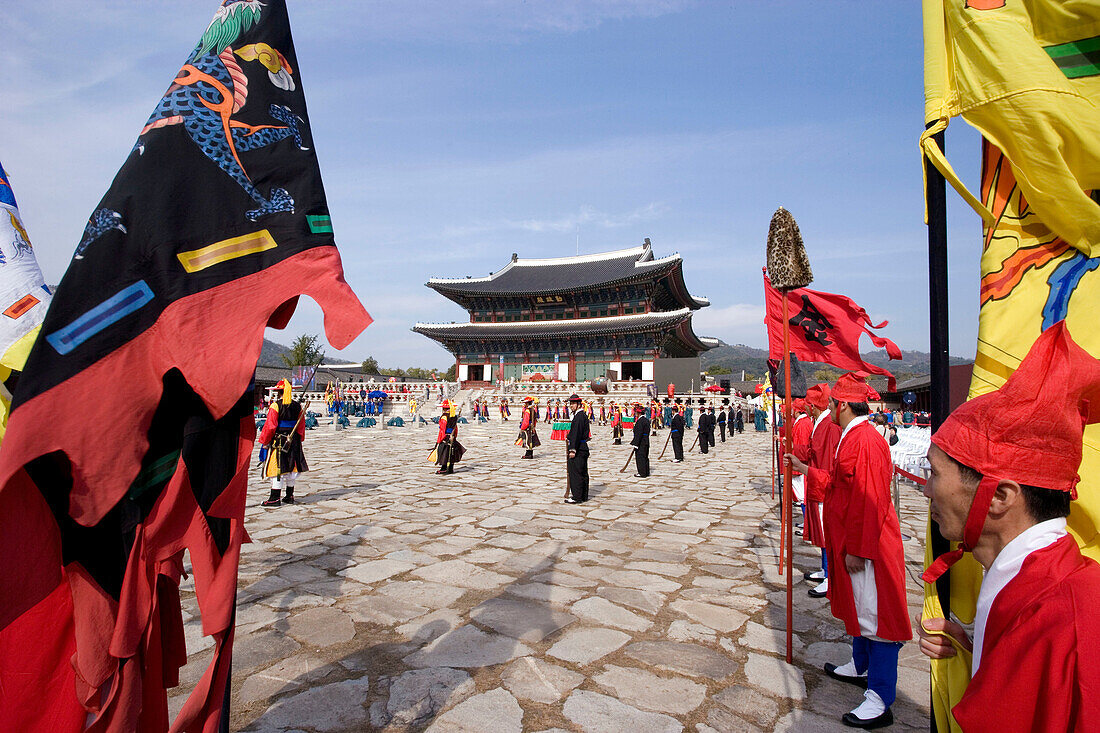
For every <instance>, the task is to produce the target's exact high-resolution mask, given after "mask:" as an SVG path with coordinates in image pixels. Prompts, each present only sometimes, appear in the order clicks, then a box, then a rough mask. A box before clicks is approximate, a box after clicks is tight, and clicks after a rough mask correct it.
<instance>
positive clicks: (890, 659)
mask: <svg viewBox="0 0 1100 733" xmlns="http://www.w3.org/2000/svg"><path fill="white" fill-rule="evenodd" d="M867 644H868V645H869V651H870V658H871V659H870V664H869V665H868V667H867V689H869V690H874V691H875V692H876V693H878V696H879V697H881V698H882V702H883V703H885V705H886V707H890V706H891V705H893V704H894V698H896V697H897V694H898V653H899V652H900V651H901V643H900V642H896V641H874V640H871V639H868V640H867Z"/></svg>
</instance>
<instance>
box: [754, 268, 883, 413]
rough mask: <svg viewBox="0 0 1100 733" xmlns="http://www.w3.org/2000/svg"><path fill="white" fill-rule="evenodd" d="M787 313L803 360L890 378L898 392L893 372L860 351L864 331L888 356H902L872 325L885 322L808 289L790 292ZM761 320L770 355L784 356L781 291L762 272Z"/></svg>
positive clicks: (844, 301) (796, 349)
mask: <svg viewBox="0 0 1100 733" xmlns="http://www.w3.org/2000/svg"><path fill="white" fill-rule="evenodd" d="M786 297H787V301H788V313H789V314H790V318H789V323H790V325H791V329H790V338H791V351H793V352H794V354H795V356H797V357H798V358H799V359H800V360H802V361H817V362H824V363H826V364H829V365H831V366H835V367H837V368H839V369H848V370H851V371H864V372H867V373H869V374H878V375H880V376H884V377H886V378H887V379H888V380H889V385H890V386H889V390H890V391H891V392H895V391H897V384H896V382H895V380H894V375H893V374H891V373H890V372H889V371H887V370H886V369H884V368H882V367H880V366H876V365H874V364H868V363H867V362H865V361H864V360H863V357H862V356H860V353H859V339H860V337H861V336H862V335H863V334H867V335H868V336H869V337H870V338H871V343H873V344H874V345H875V346H878V347H879V348H884V349H886V353H887V354H888V355H889V356H890V358H891V359H900V358H901V349H899V348H898V347H897V344H895V343H894V342H893V341H891V340H890V339H888V338H884V337H882V336H879V335H878V334H876V333H875V332H874V330H873V329H879V328H882V327H884V326H886V324H887V321H883V322H882V323H879V324H877V325H876V324H874V323H872V322H871V318H870V317H869V316H868V315H867V311H865V310H863V308H861V307H860V306H859V305H858V304H857V303H856V302H855V301H854V300H852V299H851V298H849V297H848V296H846V295H838V294H836V293H822V292H820V291H817V290H810V289H809V288H794V289H792V290H788V291H787V294H786ZM764 306H765V311H766V313H765V316H764V324H765V325H766V326H767V327H768V356H769V358H772V359H782V358H783V294H782V293H780V292H779V291H778V290H776V289H775V288H774V287H772V283H771V280H769V279H768V276H767V275H764Z"/></svg>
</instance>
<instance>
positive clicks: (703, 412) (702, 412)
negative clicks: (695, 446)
mask: <svg viewBox="0 0 1100 733" xmlns="http://www.w3.org/2000/svg"><path fill="white" fill-rule="evenodd" d="M709 429H710V416H709V415H707V408H705V407H703V400H699V426H698V427H697V428H696V430H697V431H698V433H699V452H700V453H709V452H710V436H709V435H708V434H707V431H708V430H709Z"/></svg>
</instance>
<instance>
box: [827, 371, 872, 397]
mask: <svg viewBox="0 0 1100 733" xmlns="http://www.w3.org/2000/svg"><path fill="white" fill-rule="evenodd" d="M872 394H874V395H875V396H876V397H877V396H878V392H875V391H874V390H873V389H871V387H870V386H869V385H868V384H867V382H866V381H864V379H863V374H862V373H861V372H848V373H847V374H842V375H840V379H838V380H836V384H835V385H833V392H832V395H831V397H832V398H833V399H834V400H836V401H837V402H866V401H867V400H869V399H874V398H873V397H871V395H872Z"/></svg>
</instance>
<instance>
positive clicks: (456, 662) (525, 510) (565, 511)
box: [171, 420, 928, 733]
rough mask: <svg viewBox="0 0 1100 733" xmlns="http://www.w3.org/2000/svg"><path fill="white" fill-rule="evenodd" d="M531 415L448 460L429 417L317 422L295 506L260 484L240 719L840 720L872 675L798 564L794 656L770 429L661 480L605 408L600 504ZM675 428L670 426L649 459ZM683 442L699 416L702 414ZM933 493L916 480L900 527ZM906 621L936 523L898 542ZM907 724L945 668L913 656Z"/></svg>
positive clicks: (812, 556) (725, 723) (242, 622)
mask: <svg viewBox="0 0 1100 733" xmlns="http://www.w3.org/2000/svg"><path fill="white" fill-rule="evenodd" d="M517 426H518V422H517V421H510V422H508V423H504V424H501V423H500V422H499V421H497V420H493V421H492V422H490V423H488V424H487V425H481V426H477V425H468V426H467V425H462V426H461V427H460V440H461V441H462V442H463V444H464V445H465V446H466V447H467V449H468V453H467V457H466V460H464V461H463V462H462V463H460V464H459V468H458V470H457V471H456V473H455V474H454V475H452V476H436V475H435V474H434V468H435V466H434V465H432V464H429V463H428V462H427V455H428V452H429V450H430V449H431V447H432V444H433V441H434V437H435V434H436V427H435V426H434V425H431V424H429V425H428V426H425V427H421V428H419V429H418V428H415V427H411V426H410V427H406V428H387V429H385V430H380V429H377V428H369V429H356V428H352V429H349V430H345V431H342V432H337V433H333V432H330V431H329V430H328V429H326V428H321V429H318V430H313V431H311V432H309V434H308V437H307V443H306V450H307V456H308V458H309V463H310V466H311V467H312V469H313V470H312V471H310V472H309V473H308V474H305V475H304V476H303V477H302V478H301V479H300V480H299V488H298V498H299V503H298V504H297V505H295V506H283V507H280V508H277V509H264V508H263V507H260V506H259V502H260V501H261V500H262V499H263V498H265V496H266V493H267V491H266V486H265V485H264V483H262V482H261V481H260V480H259V479H258V478H256V479H253V485H252V487H251V488H250V494H251V501H250V506H249V507H248V511H247V522H248V524H247V526H248V530H249V532H250V534H251V536H252V540H253V542H252V544H251V545H247V546H246V547H245V551H244V554H243V556H242V561H241V571H240V586H239V596H238V616H237V624H238V626H237V640H236V646H235V649H234V657H233V697H232V706H233V708H232V709H233V714H232V725H231V728H232V729H233V730H240V731H316V732H320V731H361V730H385V731H399V730H400V731H404V730H414V731H419V730H430V731H432V732H433V733H436V732H447V733H449V732H451V731H486V732H492V733H507V732H509V731H549V730H568V731H599V732H600V733H604V732H607V731H628V732H629V733H646V732H648V731H682V730H686V731H698V732H703V731H714V730H717V731H754V730H799V731H803V730H809V731H814V730H838V729H842V727H841V725H840V723H839V716H840V715H841V714H842V713H843V712H845V711H847V710H849V709H851V708H853V707H854V706H855V705H856V704H857V703H858V702H859V700H860V691H859V690H858V689H856V688H854V687H851V686H849V685H845V684H842V683H839V682H836V681H834V680H832V679H830V678H828V677H826V676H825V675H824V673H823V672H821V665H822V664H823V663H824V662H826V661H832V662H835V663H838V664H839V663H843V662H844V661H846V660H847V659H848V655H849V650H850V646H849V645H848V644H847V643H846V641H847V640H846V637H845V636H844V634H843V629H842V627H841V626H840V625H839V624H838V623H837V622H836V621H835V620H833V618H832V617H831V615H830V614H829V611H828V606H827V603H826V601H825V600H824V599H821V600H815V599H812V598H809V597H808V596H807V595H806V591H807V589H808V588H809V587H810V586H809V584H807V583H805V582H804V581H802V580H801V577H802V570H804V569H811V568H813V567H815V563H816V562H817V560H818V558H819V555H818V554H817V553H815V552H814V551H813V548H811V547H810V546H809V545H806V544H805V543H803V542H801V539H800V538H797V537H796V553H795V578H796V580H797V581H798V582H797V583H796V585H795V615H794V627H795V631H796V635H795V641H794V645H795V664H794V665H793V666H789V665H787V664H786V663H785V661H784V659H783V653H784V643H785V642H784V639H785V636H784V629H785V610H784V605H783V604H784V598H785V588H786V585H785V583H786V581H785V578H784V577H783V576H781V575H779V574H778V572H777V561H778V554H777V553H778V521H777V517H776V513H777V507H776V502H775V501H773V500H772V499H771V491H770V482H769V479H768V470H769V465H770V458H769V451H768V437H767V436H768V434H767V433H761V434H757V433H754V432H747V433H745V434H744V435H741V436H736V437H734V438H732V439H729V440H728V441H727V442H726V443H719V444H718V447H717V449H716V450H714V451H712V452H711V453H710V454H709V455H706V456H702V455H699V454H698V453H694V454H689V455H688V457H687V460H686V461H685V462H684V463H682V464H673V463H670V462H668V460H667V459H668V458H669V457H670V456H671V453H672V450H671V447H670V448H669V450H668V454H666V459H665V461H663V462H656V461H654V463H653V467H654V472H653V475H652V476H650V477H649V478H648V479H637V478H634V477H633V475H632V474H633V464H631V467H630V469H629V470H628V471H627V472H626V473H620V472H619V469H620V468H621V467H622V465H623V462H624V461H625V460H626V457H627V456H628V455H629V450H630V449H629V447H628V446H612V445H610V437H609V435H610V428H607V427H598V426H594V427H593V441H592V458H591V462H590V471H591V476H592V490H591V500H590V501H589V502H588V503H586V504H580V505H575V506H574V505H566V504H563V503H562V496H563V493H564V476H565V469H564V447H563V444H562V443H560V442H555V441H550V440H549V439H548V437H549V430H543V431H540V434H543V439H544V441H545V442H544V444H543V447H542V448H540V449H539V450H537V451H536V460H533V461H525V460H521V459H520V455H521V453H522V451H521V450H520V449H518V448H515V447H514V446H513V445H512V440H513V439H514V437H515V433H516V431H517V429H518V428H517ZM666 436H667V433H666V432H664V431H662V432H661V434H660V437H659V438H658V439H656V440H655V443H654V449H653V458H654V459H655V458H656V454H657V453H659V452H660V449H661V446H662V445H663V444H664V440H665V437H666ZM689 437H692V438H693V437H694V434H693V433H691V432H690V431H689ZM925 508H926V501H925V500H924V499H923V497H921V496H920V494H919V493H918V492H917V491H916V489H914V488H913V487H912V486H908V487H905V486H903V489H902V529H903V532H905V533H906V534H908V535H911V536H912V537H914V538H919V537H923V525H924V512H925ZM905 544H906V554H907V561H908V562H907V565H908V570H909V599H910V609H911V614H910V615H911V616H912V615H913V614H915V613H917V612H918V611H919V609H920V606H921V599H920V595H919V587H920V586H919V585H918V584H917V582H916V576H917V575H918V574H919V572H920V560H921V556H922V546H921V543H920V541H919V539H913V540H910V541H908V542H906V543H905ZM192 590H193V589H192V588H189V587H188V586H187V585H185V586H184V593H183V597H184V619H185V621H186V629H187V642H188V649H189V651H190V652H191V655H190V658H189V664H188V665H187V667H185V668H184V669H183V671H182V673H181V678H182V679H181V682H182V684H181V686H180V688H178V690H176V691H174V692H177V693H178V694H177V695H176V696H175V697H173V698H172V699H171V703H172V709H173V711H175V710H176V709H178V707H179V706H180V705H181V704H182V701H183V699H184V695H185V693H186V692H189V691H190V688H191V686H193V685H194V684H195V683H196V682H197V680H198V677H199V676H200V675H201V673H202V671H203V670H204V669H205V666H206V664H207V663H208V661H209V659H210V654H211V651H210V646H211V640H210V639H209V638H207V637H202V636H201V630H200V627H199V623H198V616H197V614H198V610H197V605H196V603H195V596H194V593H193V592H192ZM894 713H895V716H896V719H897V723H896V724H895V725H894V729H897V730H909V729H922V730H926V729H927V727H928V665H927V662H926V660H925V659H924V657H922V656H921V655H920V653H919V652H918V651H917V649H916V645H915V644H913V643H909V644H907V645H906V646H905V647H904V648H903V650H902V653H901V669H900V674H899V684H898V700H897V702H896V703H895V705H894Z"/></svg>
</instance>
